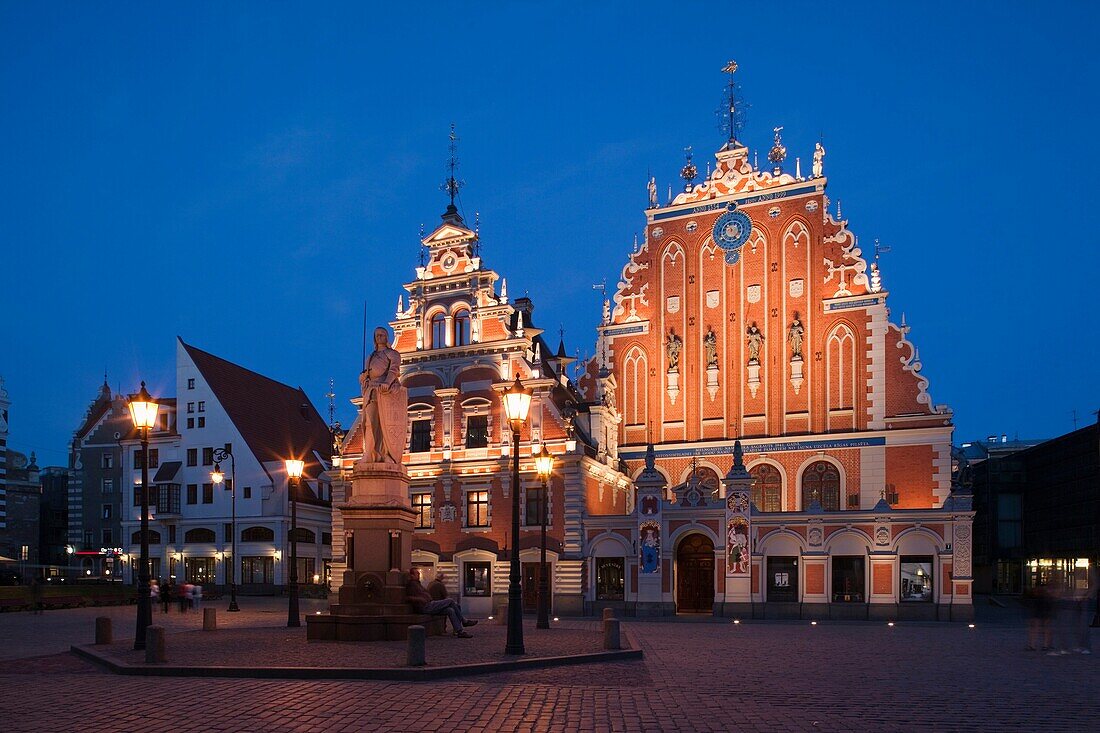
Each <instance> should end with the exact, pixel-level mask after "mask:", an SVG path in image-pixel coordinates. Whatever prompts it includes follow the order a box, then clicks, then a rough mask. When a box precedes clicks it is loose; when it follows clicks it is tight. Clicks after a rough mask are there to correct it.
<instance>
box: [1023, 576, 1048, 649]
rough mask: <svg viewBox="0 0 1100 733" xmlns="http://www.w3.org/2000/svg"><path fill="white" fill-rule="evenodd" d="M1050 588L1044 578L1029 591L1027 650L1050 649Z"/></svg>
mask: <svg viewBox="0 0 1100 733" xmlns="http://www.w3.org/2000/svg"><path fill="white" fill-rule="evenodd" d="M1052 610H1053V609H1052V604H1051V597H1050V588H1049V586H1048V585H1047V581H1046V580H1042V579H1040V580H1039V584H1038V585H1037V586H1035V588H1034V589H1033V590H1032V591H1031V619H1030V620H1029V621H1028V625H1027V650H1028V651H1030V652H1033V651H1035V650H1036V649H1037V648H1041V649H1042V650H1043V651H1048V650H1049V649H1050V641H1051V639H1050V636H1051V631H1050V616H1051V613H1052Z"/></svg>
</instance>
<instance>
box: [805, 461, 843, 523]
mask: <svg viewBox="0 0 1100 733" xmlns="http://www.w3.org/2000/svg"><path fill="white" fill-rule="evenodd" d="M814 500H816V501H817V502H818V503H819V504H821V508H822V509H825V510H826V511H831V512H835V511H839V510H840V471H839V470H838V469H837V467H836V466H834V465H833V464H831V463H829V462H828V461H817V462H815V463H811V464H810V465H809V466H807V467H806V470H805V471H803V472H802V508H803V509H807V508H808V507H809V506H810V502H812V501H814Z"/></svg>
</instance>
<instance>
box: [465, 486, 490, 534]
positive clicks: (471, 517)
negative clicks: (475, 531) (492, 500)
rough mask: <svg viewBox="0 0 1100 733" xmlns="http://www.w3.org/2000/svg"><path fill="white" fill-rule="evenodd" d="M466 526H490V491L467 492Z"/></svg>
mask: <svg viewBox="0 0 1100 733" xmlns="http://www.w3.org/2000/svg"><path fill="white" fill-rule="evenodd" d="M466 526H467V527H488V526H489V492H488V491H467V492H466Z"/></svg>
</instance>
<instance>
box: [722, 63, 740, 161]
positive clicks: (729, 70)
mask: <svg viewBox="0 0 1100 733" xmlns="http://www.w3.org/2000/svg"><path fill="white" fill-rule="evenodd" d="M722 71H723V73H726V74H729V75H730V80H729V85H728V86H727V87H726V107H727V112H728V114H729V122H728V123H727V124H728V125H729V142H730V146H731V147H732V145H733V143H735V142H737V98H736V96H735V94H736V91H737V89H736V87H735V86H734V83H733V75H734V73H735V72H736V71H737V62H736V61H734V60H733V59H730V61H729V62H728V63H727V64H726V65H725V66H723V67H722Z"/></svg>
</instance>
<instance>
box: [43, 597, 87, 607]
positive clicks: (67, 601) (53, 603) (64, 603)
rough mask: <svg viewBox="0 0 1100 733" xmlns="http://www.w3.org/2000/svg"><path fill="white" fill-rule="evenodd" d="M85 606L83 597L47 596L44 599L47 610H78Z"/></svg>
mask: <svg viewBox="0 0 1100 733" xmlns="http://www.w3.org/2000/svg"><path fill="white" fill-rule="evenodd" d="M84 604H85V600H84V597H83V596H46V597H45V598H43V599H42V605H43V606H45V607H46V608H77V607H80V606H83V605H84Z"/></svg>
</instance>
